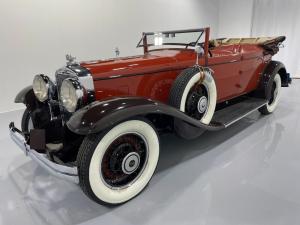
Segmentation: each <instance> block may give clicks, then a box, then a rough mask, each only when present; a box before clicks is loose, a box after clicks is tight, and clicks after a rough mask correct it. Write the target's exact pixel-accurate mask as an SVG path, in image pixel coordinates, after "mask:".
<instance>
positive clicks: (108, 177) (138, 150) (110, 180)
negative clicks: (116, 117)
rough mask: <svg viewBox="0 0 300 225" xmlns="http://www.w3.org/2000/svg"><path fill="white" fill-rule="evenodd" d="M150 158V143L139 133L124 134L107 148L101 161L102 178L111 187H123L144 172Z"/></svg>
mask: <svg viewBox="0 0 300 225" xmlns="http://www.w3.org/2000/svg"><path fill="white" fill-rule="evenodd" d="M147 159H148V144H147V142H146V140H145V138H144V137H143V136H142V135H140V134H138V133H127V134H122V135H120V136H119V137H118V138H116V139H115V140H114V141H113V142H112V143H111V144H110V145H109V147H108V148H107V150H106V152H105V154H104V156H103V158H102V161H101V167H100V168H101V171H100V174H101V179H102V181H103V182H104V183H105V185H107V186H108V187H109V188H111V189H122V188H126V187H128V186H130V185H131V184H132V183H134V182H135V181H136V180H137V179H138V178H139V177H140V175H141V174H142V172H143V170H144V168H145V165H146V164H147Z"/></svg>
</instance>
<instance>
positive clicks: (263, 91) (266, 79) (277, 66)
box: [255, 61, 291, 99]
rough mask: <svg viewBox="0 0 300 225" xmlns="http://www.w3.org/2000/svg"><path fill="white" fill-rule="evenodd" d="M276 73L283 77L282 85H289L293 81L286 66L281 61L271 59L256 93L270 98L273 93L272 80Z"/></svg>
mask: <svg viewBox="0 0 300 225" xmlns="http://www.w3.org/2000/svg"><path fill="white" fill-rule="evenodd" d="M276 74H279V75H280V77H281V86H282V87H288V86H289V84H290V83H291V78H290V74H289V73H287V72H286V69H285V66H284V65H283V63H281V62H279V61H271V62H269V63H268V64H267V66H266V67H265V69H264V71H263V73H262V76H261V80H260V84H259V87H258V89H257V90H256V92H255V94H256V96H258V97H262V98H265V99H269V98H270V95H271V88H272V82H273V79H274V77H275V75H276Z"/></svg>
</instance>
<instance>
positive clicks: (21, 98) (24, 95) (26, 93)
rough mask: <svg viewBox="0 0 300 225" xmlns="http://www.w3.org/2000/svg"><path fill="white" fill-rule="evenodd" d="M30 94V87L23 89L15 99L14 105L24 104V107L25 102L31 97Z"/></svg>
mask: <svg viewBox="0 0 300 225" xmlns="http://www.w3.org/2000/svg"><path fill="white" fill-rule="evenodd" d="M31 92H32V94H33V90H32V85H30V86H27V87H25V88H23V89H22V90H21V91H20V92H19V93H18V94H17V96H16V97H15V103H24V104H25V105H26V102H28V100H29V99H30V98H31V97H32V95H31ZM33 95H34V94H33Z"/></svg>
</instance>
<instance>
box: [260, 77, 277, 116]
mask: <svg viewBox="0 0 300 225" xmlns="http://www.w3.org/2000/svg"><path fill="white" fill-rule="evenodd" d="M280 91H281V78H280V75H279V74H276V75H275V77H274V80H273V83H272V86H271V94H270V98H269V101H268V103H267V104H266V105H264V106H263V107H261V108H260V109H259V112H260V113H261V114H263V115H268V114H270V113H272V112H273V111H274V110H275V109H276V107H277V105H278V102H279V97H280Z"/></svg>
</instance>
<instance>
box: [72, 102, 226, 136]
mask: <svg viewBox="0 0 300 225" xmlns="http://www.w3.org/2000/svg"><path fill="white" fill-rule="evenodd" d="M149 114H162V115H168V116H171V117H173V118H175V119H177V120H180V121H182V122H184V123H187V124H188V125H191V126H193V127H196V128H200V129H202V130H219V129H223V128H224V126H223V125H218V124H214V125H211V124H210V125H206V124H203V123H201V122H199V121H198V120H195V119H193V118H192V117H189V116H188V115H186V114H185V113H183V112H181V111H179V110H178V109H176V108H174V107H172V106H169V105H166V104H164V103H161V102H157V101H153V100H151V99H146V98H142V97H127V98H113V99H109V100H106V101H97V102H94V103H91V104H90V105H88V106H86V107H84V108H82V109H80V110H78V111H76V112H75V113H74V114H73V115H72V116H71V118H70V119H69V121H68V122H67V126H68V128H69V129H70V130H71V131H72V132H74V133H76V134H79V135H87V134H91V133H98V132H101V131H103V130H105V129H107V128H109V127H111V126H114V125H116V124H118V123H119V122H121V121H124V120H126V119H130V118H133V117H136V116H146V115H149Z"/></svg>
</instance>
